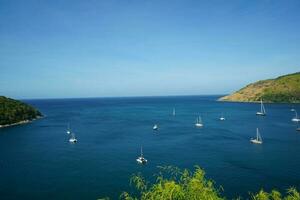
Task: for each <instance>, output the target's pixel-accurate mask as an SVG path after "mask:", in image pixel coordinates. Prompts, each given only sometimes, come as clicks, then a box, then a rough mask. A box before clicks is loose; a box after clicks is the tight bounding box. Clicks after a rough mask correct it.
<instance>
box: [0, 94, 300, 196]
mask: <svg viewBox="0 0 300 200" xmlns="http://www.w3.org/2000/svg"><path fill="white" fill-rule="evenodd" d="M217 98H218V97H217V96H189V97H140V98H90V99H58V100H27V101H26V102H28V103H30V104H32V105H34V106H35V107H37V108H38V109H39V110H40V111H41V112H42V113H43V114H44V115H46V117H45V118H43V119H40V120H37V121H35V122H33V123H30V124H26V125H20V126H15V127H9V128H3V129H0V196H1V199H43V200H46V199H49V200H50V199H51V200H53V199H96V198H99V197H105V196H108V197H111V198H113V199H116V198H118V196H119V194H120V193H121V192H122V191H124V190H126V191H129V190H130V186H129V178H130V176H131V175H132V174H133V173H136V172H142V173H143V174H144V175H145V177H147V178H149V179H151V178H152V175H153V174H154V173H156V172H157V166H161V165H175V166H178V167H181V168H189V169H193V166H194V165H200V166H201V167H202V168H204V169H205V171H206V172H207V177H208V178H211V179H213V180H214V181H215V182H216V185H222V186H223V188H224V190H225V191H224V192H223V194H225V195H226V196H228V197H229V198H230V197H237V196H238V195H242V196H245V195H247V194H248V192H249V191H252V192H254V191H258V190H259V189H260V188H264V189H267V190H269V189H271V188H277V189H279V190H281V191H284V190H285V189H287V188H288V187H290V186H295V187H297V188H298V189H300V170H299V169H300V155H299V154H300V133H299V132H298V133H297V132H296V131H295V129H296V124H295V123H293V122H291V118H292V117H293V116H294V113H293V112H291V111H290V109H291V108H293V107H294V108H296V109H298V110H299V111H300V105H299V104H298V105H291V104H265V107H266V111H267V116H266V117H258V116H256V115H255V113H256V111H258V109H259V104H250V103H249V104H248V103H225V102H217V101H216V99H217ZM173 107H175V108H176V116H175V117H174V116H172V111H173ZM222 112H223V113H224V117H225V118H226V121H219V120H218V118H219V117H220V116H221V113H222ZM198 115H201V116H202V120H203V123H204V127H203V128H200V129H199V128H198V129H197V128H195V126H194V123H195V120H196V117H197V116H198ZM68 123H70V125H71V128H72V130H73V131H74V132H75V134H76V137H77V139H78V143H77V144H70V143H69V142H68V139H69V136H68V135H67V134H66V130H67V124H68ZM156 123H157V124H159V128H160V129H159V131H157V132H154V131H153V130H152V126H153V125H154V124H156ZM257 127H258V128H259V129H260V133H261V135H262V138H263V141H264V143H263V145H254V144H251V143H250V142H249V139H250V138H251V137H255V134H256V128H257ZM141 145H142V146H143V150H144V155H145V157H146V159H148V164H147V165H146V166H140V165H138V164H137V163H136V160H135V159H136V158H137V156H138V155H139V153H140V147H141Z"/></svg>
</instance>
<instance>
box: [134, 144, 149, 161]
mask: <svg viewBox="0 0 300 200" xmlns="http://www.w3.org/2000/svg"><path fill="white" fill-rule="evenodd" d="M136 161H137V162H138V163H139V164H146V163H147V160H146V159H145V158H144V156H143V147H141V156H139V157H138V158H137V159H136Z"/></svg>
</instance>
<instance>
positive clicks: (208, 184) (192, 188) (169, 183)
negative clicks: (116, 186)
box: [106, 166, 300, 200]
mask: <svg viewBox="0 0 300 200" xmlns="http://www.w3.org/2000/svg"><path fill="white" fill-rule="evenodd" d="M130 183H131V185H133V186H134V187H135V192H134V194H129V193H128V192H123V193H122V194H121V196H120V199H123V200H137V199H141V200H148V199H153V200H156V199H157V200H165V199H169V200H171V199H174V200H225V199H227V198H226V197H224V196H223V195H222V191H223V188H222V187H219V188H218V187H216V186H215V184H214V182H213V181H212V180H208V179H206V178H205V172H204V171H203V170H202V169H201V168H200V167H198V166H196V167H195V171H194V172H191V171H189V170H187V169H185V170H183V171H182V170H180V169H178V168H176V167H172V166H168V167H160V172H159V174H158V175H156V181H155V183H153V184H150V183H149V182H148V181H146V179H145V178H144V177H143V176H142V175H141V174H140V173H138V174H135V175H133V176H132V178H131V179H130ZM106 199H108V198H106ZM237 199H239V200H241V199H242V198H237ZM247 199H251V200H300V193H299V192H298V191H297V189H296V188H290V189H288V190H287V192H286V194H281V193H280V192H279V191H277V190H272V191H271V192H266V191H264V190H261V191H259V192H258V193H256V194H249V198H247Z"/></svg>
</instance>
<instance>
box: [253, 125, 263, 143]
mask: <svg viewBox="0 0 300 200" xmlns="http://www.w3.org/2000/svg"><path fill="white" fill-rule="evenodd" d="M250 142H252V143H254V144H262V143H263V141H262V138H261V136H260V134H259V130H258V128H256V138H255V139H253V138H251V139H250Z"/></svg>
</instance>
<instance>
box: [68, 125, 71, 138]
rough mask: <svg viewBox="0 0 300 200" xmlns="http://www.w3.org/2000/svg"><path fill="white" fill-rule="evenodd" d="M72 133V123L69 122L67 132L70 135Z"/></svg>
mask: <svg viewBox="0 0 300 200" xmlns="http://www.w3.org/2000/svg"><path fill="white" fill-rule="evenodd" d="M70 133H71V129H70V123H68V129H67V134H68V135H69V134H70Z"/></svg>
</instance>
